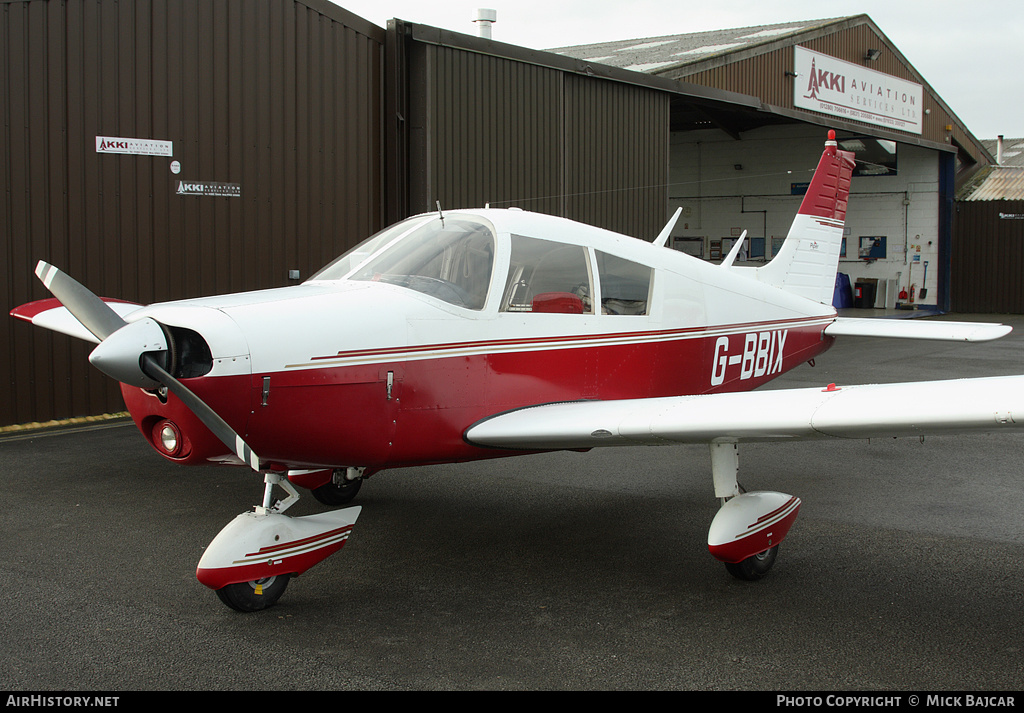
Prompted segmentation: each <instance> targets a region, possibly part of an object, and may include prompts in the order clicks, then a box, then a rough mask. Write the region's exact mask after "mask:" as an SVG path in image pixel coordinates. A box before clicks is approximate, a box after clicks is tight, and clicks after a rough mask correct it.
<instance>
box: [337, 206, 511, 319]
mask: <svg viewBox="0 0 1024 713" xmlns="http://www.w3.org/2000/svg"><path fill="white" fill-rule="evenodd" d="M493 266H494V232H493V230H492V229H491V228H490V227H489V225H486V224H484V223H483V222H479V221H476V220H471V219H469V218H457V217H454V216H446V217H445V218H444V219H441V218H436V219H433V220H431V221H429V222H428V223H426V224H425V225H423V226H422V227H419V228H417V229H416V230H414V231H412V232H411V233H409V234H408V235H406V236H404V237H402V238H401V239H400V240H398V242H396V243H395V244H394V245H392V246H391V247H389V248H388V249H387V250H385V251H384V252H382V253H380V254H379V255H378V256H376V257H375V258H373V259H372V260H370V261H369V262H368V263H366V264H365V265H364V266H362V267H361V268H359V269H358V270H357V271H356V272H355V273H353V274H352V275H351V276H350V277H349V278H348V279H350V280H361V281H372V282H386V283H388V284H391V285H398V286H400V287H406V288H408V289H410V290H415V291H416V292H421V293H423V294H426V295H430V296H431V297H436V298H437V299H439V300H443V301H445V302H448V303H449V304H453V305H455V306H457V307H465V308H466V309H472V310H481V309H483V307H484V304H485V303H486V302H487V288H488V286H489V285H490V281H491V270H492V269H493Z"/></svg>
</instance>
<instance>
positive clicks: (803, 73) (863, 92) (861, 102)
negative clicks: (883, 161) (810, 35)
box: [793, 45, 924, 134]
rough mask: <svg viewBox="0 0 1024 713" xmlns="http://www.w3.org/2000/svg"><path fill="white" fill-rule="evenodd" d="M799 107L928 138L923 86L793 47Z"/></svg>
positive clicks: (796, 94) (795, 84) (796, 95)
mask: <svg viewBox="0 0 1024 713" xmlns="http://www.w3.org/2000/svg"><path fill="white" fill-rule="evenodd" d="M793 68H794V71H795V72H796V75H797V76H796V79H795V80H794V85H793V104H794V105H795V106H796V107H797V108H800V109H810V110H811V111H819V112H822V113H824V114H830V115H832V116H839V117H842V118H844V119H851V120H853V121H860V122H864V123H866V124H874V125H876V126H884V127H887V128H890V129H899V130H900V131H909V132H911V133H914V134H921V133H922V126H921V119H922V117H923V116H924V106H923V105H922V102H923V100H924V93H923V90H922V88H921V85H920V84H914V83H913V82H908V81H906V80H905V79H899V78H898V77H893V76H892V75H889V74H883V73H882V72H876V71H874V70H873V69H867V68H866V67H862V66H860V65H859V64H853V63H852V62H844V61H843V60H840V59H836V58H835V57H830V56H829V55H827V54H822V53H820V52H814V51H813V50H809V49H807V48H805V47H800V46H799V45H797V46H795V47H793Z"/></svg>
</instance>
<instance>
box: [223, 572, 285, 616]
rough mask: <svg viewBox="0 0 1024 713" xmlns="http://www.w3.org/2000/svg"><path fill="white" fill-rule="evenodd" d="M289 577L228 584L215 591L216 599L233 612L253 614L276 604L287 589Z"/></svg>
mask: <svg viewBox="0 0 1024 713" xmlns="http://www.w3.org/2000/svg"><path fill="white" fill-rule="evenodd" d="M290 579H291V575H287V574H285V575H278V576H274V577H263V578H262V579H257V580H255V581H252V582H239V583H237V584H228V585H225V586H223V587H221V588H220V589H218V590H216V591H217V597H218V598H220V600H221V601H222V602H224V603H225V604H226V605H227V606H229V607H231V608H232V609H234V610H235V611H240V612H246V613H248V612H254V611H260V610H261V609H266V608H268V607H272V606H274V605H275V604H277V600H278V599H280V598H281V595H282V594H284V590H285V588H287V587H288V580H290Z"/></svg>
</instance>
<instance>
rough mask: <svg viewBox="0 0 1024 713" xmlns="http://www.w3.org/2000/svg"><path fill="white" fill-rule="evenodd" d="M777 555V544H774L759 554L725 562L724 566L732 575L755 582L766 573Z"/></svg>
mask: <svg viewBox="0 0 1024 713" xmlns="http://www.w3.org/2000/svg"><path fill="white" fill-rule="evenodd" d="M778 556H779V546H778V545H775V547H772V548H771V549H769V550H765V551H764V552H761V553H760V554H756V555H753V556H752V557H747V558H746V559H745V560H743V561H742V562H726V563H725V568H726V569H727V570H728V571H729V574H731V575H732V576H733V577H736V578H737V579H742V580H744V581H746V582H756V581H757V580H759V579H761V578H762V577H764V576H765V575H766V574H768V570H770V569H771V568H772V565H773V564H775V558H776V557H778Z"/></svg>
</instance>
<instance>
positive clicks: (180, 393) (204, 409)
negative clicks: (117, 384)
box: [142, 354, 261, 472]
mask: <svg viewBox="0 0 1024 713" xmlns="http://www.w3.org/2000/svg"><path fill="white" fill-rule="evenodd" d="M142 368H143V371H145V372H146V373H147V374H148V375H149V376H150V377H151V378H153V379H155V380H156V381H159V382H160V383H162V384H163V385H164V386H166V387H167V390H168V391H170V392H171V393H172V394H174V395H175V396H177V397H178V398H179V399H181V402H182V403H183V404H185V406H187V407H188V409H189V410H190V411H191V412H192V413H194V414H195V415H196V416H197V417H198V418H199V420H200V421H202V422H203V424H204V425H205V426H206V427H207V428H209V429H210V431H211V432H212V433H213V435H215V436H216V437H217V438H219V439H220V441H221V443H223V444H224V445H225V446H227V447H228V448H230V449H231V451H232V452H233V453H234V454H235V455H237V456H238V457H239V458H240V459H241V460H242V462H243V463H245V464H246V465H248V466H249V467H250V468H252V469H253V470H255V471H256V472H260V470H261V467H260V466H261V461H260V458H259V456H258V455H256V453H255V452H253V450H252V448H250V447H249V444H248V443H246V442H245V441H244V440H242V437H241V436H239V435H238V434H237V433H235V430H234V429H233V428H231V426H229V425H228V423H227V421H225V420H224V419H223V418H221V417H220V416H219V415H218V414H217V412H216V411H214V410H213V409H212V408H210V407H209V406H208V405H207V404H206V402H205V401H203V400H202V399H201V398H199V397H198V396H196V395H195V393H193V392H192V390H191V389H189V388H188V387H187V386H185V385H184V384H183V383H181V382H180V381H178V380H177V379H176V378H174V377H173V376H171V375H170V374H169V373H168V372H167V371H166V370H165V369H164V368H163V366H161V364H160V363H159V361H157V359H156V357H155V356H154V355H152V354H143V355H142Z"/></svg>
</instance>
